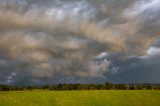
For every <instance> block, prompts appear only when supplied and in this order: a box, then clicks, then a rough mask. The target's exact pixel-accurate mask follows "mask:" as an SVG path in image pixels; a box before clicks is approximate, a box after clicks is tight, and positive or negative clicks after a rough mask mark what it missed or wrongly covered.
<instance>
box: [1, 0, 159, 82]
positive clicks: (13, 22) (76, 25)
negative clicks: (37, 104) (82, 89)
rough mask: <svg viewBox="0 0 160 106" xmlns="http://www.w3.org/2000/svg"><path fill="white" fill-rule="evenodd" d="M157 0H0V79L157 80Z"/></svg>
mask: <svg viewBox="0 0 160 106" xmlns="http://www.w3.org/2000/svg"><path fill="white" fill-rule="evenodd" d="M159 28H160V0H0V83H1V84H11V85H46V84H59V83H105V82H112V83H159V82H160V77H159V76H160V38H159V37H160V29H159Z"/></svg>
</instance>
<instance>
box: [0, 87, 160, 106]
mask: <svg viewBox="0 0 160 106" xmlns="http://www.w3.org/2000/svg"><path fill="white" fill-rule="evenodd" d="M0 106H160V91H154V90H134V91H129V90H100V91H97V90H90V91H43V90H42V91H19V92H18V91H11V92H0Z"/></svg>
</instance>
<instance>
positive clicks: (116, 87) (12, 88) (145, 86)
mask: <svg viewBox="0 0 160 106" xmlns="http://www.w3.org/2000/svg"><path fill="white" fill-rule="evenodd" d="M35 89H41V90H160V84H146V83H145V84H112V83H108V82H107V83H105V84H57V85H45V86H11V85H0V91H25V90H29V91H31V90H35Z"/></svg>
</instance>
